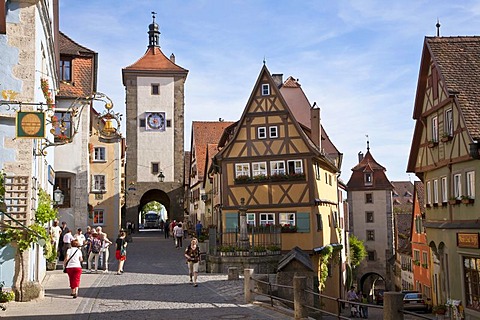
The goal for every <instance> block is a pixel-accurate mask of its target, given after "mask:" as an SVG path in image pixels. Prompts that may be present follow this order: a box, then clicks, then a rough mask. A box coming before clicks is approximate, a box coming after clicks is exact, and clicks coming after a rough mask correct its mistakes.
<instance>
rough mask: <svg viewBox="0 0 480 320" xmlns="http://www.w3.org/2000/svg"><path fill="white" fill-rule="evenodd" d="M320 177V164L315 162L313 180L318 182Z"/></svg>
mask: <svg viewBox="0 0 480 320" xmlns="http://www.w3.org/2000/svg"><path fill="white" fill-rule="evenodd" d="M321 177H322V176H321V171H320V164H319V163H318V162H315V179H317V180H320V178H321Z"/></svg>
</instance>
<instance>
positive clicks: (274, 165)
mask: <svg viewBox="0 0 480 320" xmlns="http://www.w3.org/2000/svg"><path fill="white" fill-rule="evenodd" d="M285 173H286V169H285V161H283V160H280V161H270V174H271V175H272V176H274V175H277V174H285Z"/></svg>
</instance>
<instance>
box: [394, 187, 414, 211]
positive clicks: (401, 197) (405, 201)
mask: <svg viewBox="0 0 480 320" xmlns="http://www.w3.org/2000/svg"><path fill="white" fill-rule="evenodd" d="M392 185H393V187H394V188H395V189H394V191H395V192H396V195H394V197H393V199H394V205H395V206H394V207H395V208H397V210H395V211H396V212H398V213H412V212H413V189H414V188H413V183H411V182H410V181H392ZM395 202H397V204H395Z"/></svg>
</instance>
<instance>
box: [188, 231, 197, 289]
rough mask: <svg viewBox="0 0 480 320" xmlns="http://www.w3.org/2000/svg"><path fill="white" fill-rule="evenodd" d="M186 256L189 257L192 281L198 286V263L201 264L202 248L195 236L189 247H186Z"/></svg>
mask: <svg viewBox="0 0 480 320" xmlns="http://www.w3.org/2000/svg"><path fill="white" fill-rule="evenodd" d="M185 258H187V263H188V271H189V273H188V275H189V276H190V283H193V286H194V287H196V286H198V285H197V278H198V265H199V264H200V249H199V248H198V241H197V239H196V238H193V239H192V241H190V244H189V245H188V247H187V249H185ZM192 277H193V279H192Z"/></svg>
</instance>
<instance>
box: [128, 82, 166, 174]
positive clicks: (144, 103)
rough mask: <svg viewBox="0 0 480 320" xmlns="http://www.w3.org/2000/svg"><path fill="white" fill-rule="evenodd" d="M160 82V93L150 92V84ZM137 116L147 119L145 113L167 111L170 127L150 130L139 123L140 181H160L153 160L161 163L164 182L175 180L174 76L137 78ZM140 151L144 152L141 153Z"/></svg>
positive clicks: (138, 164)
mask: <svg viewBox="0 0 480 320" xmlns="http://www.w3.org/2000/svg"><path fill="white" fill-rule="evenodd" d="M152 84H159V85H160V94H159V95H152V94H151V90H152V88H151V85H152ZM137 97H138V103H137V106H138V117H139V119H144V118H145V113H146V112H165V119H169V120H171V126H170V127H166V128H165V131H161V132H158V131H147V130H145V128H144V127H142V128H141V127H140V126H139V125H137V135H138V140H137V161H138V163H137V180H138V181H139V182H158V178H157V175H154V174H152V173H151V163H152V162H158V163H159V169H160V171H162V172H163V174H164V175H165V182H169V181H174V163H173V154H174V123H173V121H174V79H173V77H139V78H137ZM140 153H141V154H140Z"/></svg>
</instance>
